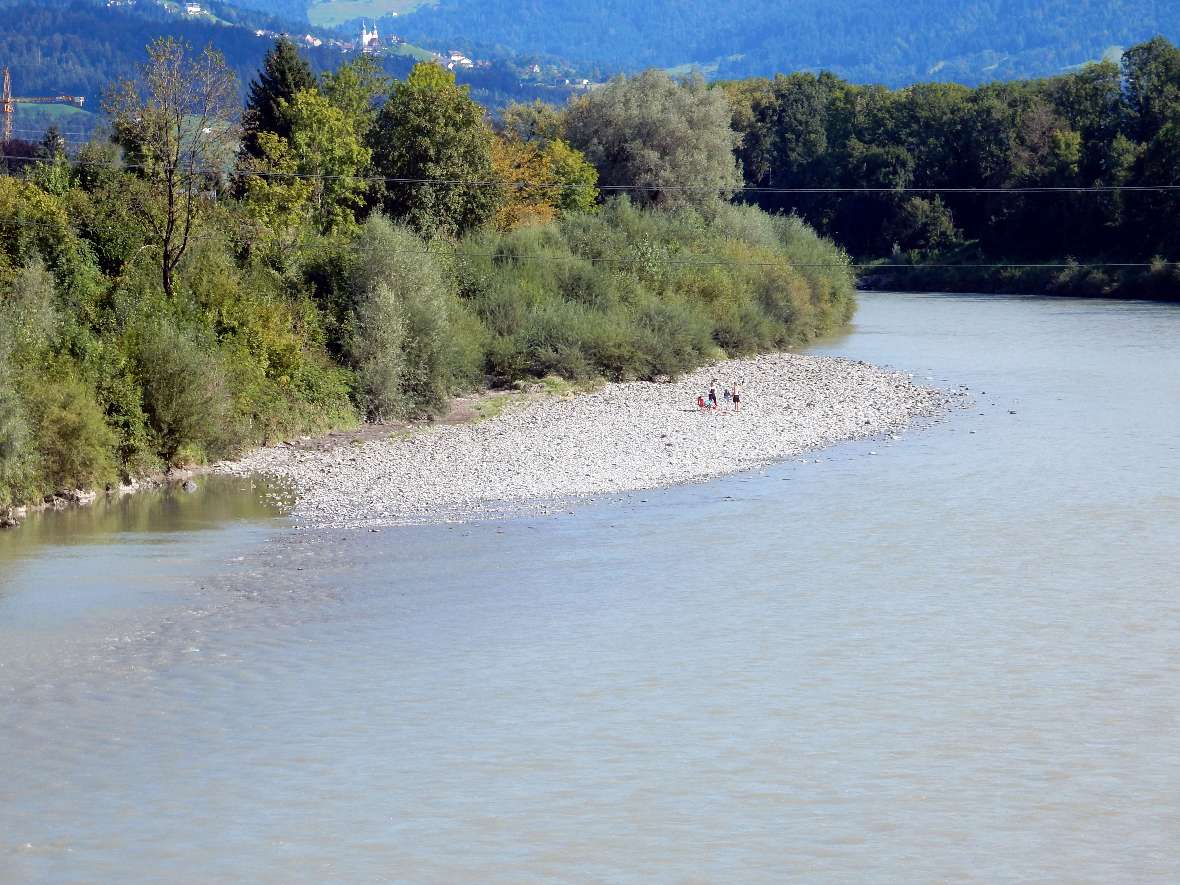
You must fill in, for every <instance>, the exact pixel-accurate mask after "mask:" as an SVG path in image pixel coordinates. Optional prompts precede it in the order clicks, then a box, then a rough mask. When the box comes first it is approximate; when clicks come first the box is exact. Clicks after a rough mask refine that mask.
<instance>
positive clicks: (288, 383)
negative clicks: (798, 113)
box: [0, 40, 854, 519]
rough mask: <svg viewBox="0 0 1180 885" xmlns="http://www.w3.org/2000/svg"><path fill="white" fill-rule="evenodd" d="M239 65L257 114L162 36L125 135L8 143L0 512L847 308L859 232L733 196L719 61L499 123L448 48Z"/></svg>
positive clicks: (673, 360)
mask: <svg viewBox="0 0 1180 885" xmlns="http://www.w3.org/2000/svg"><path fill="white" fill-rule="evenodd" d="M245 91H246V94H247V101H246V105H245V112H244V113H243V112H242V102H241V98H240V96H241V92H242V90H241V89H240V86H239V84H238V82H237V78H236V76H235V74H234V71H233V69H232V67H230V66H229V65H228V64H227V63H226V61H225V60H224V58H222V57H221V55H220V54H219V53H217V52H216V51H214V50H211V49H207V50H205V51H203V52H201V53H198V54H194V53H193V52H192V51H191V50H188V49H187V48H186V47H184V46H183V45H180V44H178V43H176V42H174V41H170V40H161V41H158V42H156V43H154V44H153V45H152V46H151V50H150V58H149V61H148V62H147V64H146V66H145V67H143V69H142V70H141V71H140V72H139V74H138V75H137V76H135V77H130V78H126V79H124V80H123V81H121V82H120V83H119V84H117V86H116V87H115V88H114V89H112V90H111V91H109V92H108V94H107V96H106V99H105V110H106V112H107V114H108V115H109V119H110V130H109V133H110V135H109V138H96V139H95V140H94V141H92V142H91V143H89V144H87V145H85V146H83V147H82V148H81V149H79V150H77V151H74V152H68V151H67V150H66V145H65V144H64V143H63V142H62V140H61V139H60V137H59V136H58V135H57V133H56V132H53V131H50V132H48V133H46V135H45V137H44V138H43V139H41V141H40V142H39V143H37V144H27V145H24V147H23V150H24V151H27V152H28V154H26V155H27V156H32V155H33V154H36V155H37V156H39V157H40V159H37V160H28V159H19V160H18V159H13V158H11V156H10V159H9V160H8V162H7V163H6V164H5V166H4V169H5V170H6V172H7V174H2V175H0V519H3V518H6V516H5V511H4V508H6V507H11V506H12V505H13V504H14V503H20V502H25V501H37V500H40V499H42V498H43V497H45V496H55V495H56V496H62V497H67V498H68V497H69V496H71V495H74V494H76V493H75V492H73V491H72V490H75V489H79V488H83V489H84V488H94V487H102V486H104V485H105V486H113V485H116V484H118V483H119V482H120V480H121V479H126V478H127V477H131V476H136V475H142V474H145V473H149V472H151V471H155V470H161V469H164V468H166V467H168V466H169V465H186V464H195V463H201V462H204V461H207V460H210V459H216V458H221V457H224V456H227V455H232V454H233V453H235V452H238V451H241V450H242V449H243V448H245V447H249V446H252V445H256V444H258V443H261V442H264V441H267V440H274V439H282V438H284V437H287V436H288V435H294V434H301V433H310V432H315V431H318V430H325V429H327V428H330V427H341V426H347V425H350V424H354V423H356V422H357V421H359V420H362V419H369V420H374V421H381V420H385V419H390V418H399V417H405V416H429V415H432V414H437V413H438V412H439V410H441V409H443V408H444V407H445V405H446V401H447V399H448V398H449V397H450V396H452V395H453V394H455V393H457V392H459V391H462V390H467V389H471V388H478V387H482V386H485V385H487V384H510V383H513V382H515V381H521V380H524V379H529V378H535V377H544V376H546V375H550V374H556V375H559V376H561V377H564V378H568V379H584V378H590V377H595V376H605V377H609V378H617V379H630V378H650V379H659V378H662V377H666V376H671V375H675V374H677V373H679V372H682V371H685V370H687V369H690V368H692V367H695V366H698V365H700V364H702V363H704V362H707V361H711V360H713V359H716V358H718V357H720V356H723V355H725V354H739V353H746V352H752V351H756V350H761V349H770V348H782V347H785V346H788V345H791V344H796V343H800V342H804V341H808V340H810V339H812V338H814V337H815V336H817V335H821V334H824V333H826V332H829V331H831V330H833V329H835V328H837V327H839V326H840V325H842V324H843V323H845V322H846V321H847V320H848V318H849V317H850V316H851V313H852V309H853V291H854V289H853V286H854V278H853V273H852V271H851V269H850V267H849V264H848V259H847V257H846V255H845V254H844V253H843V252H842V251H841V250H840V249H838V248H837V247H835V246H834V245H832V244H831V243H830V242H828V241H826V240H823V239H821V238H820V237H818V236H817V235H816V234H815V233H814V232H813V231H812V230H811V229H810V228H808V227H807V225H806V224H805V223H803V222H802V221H801V220H800V219H798V218H797V217H791V216H785V215H770V214H768V213H766V212H764V211H762V210H761V209H759V208H757V207H755V206H749V205H735V204H733V203H731V202H730V200H729V198H730V197H731V196H732V195H733V193H734V192H735V189H736V188H737V187H738V186H739V185H740V173H739V170H738V165H737V161H736V158H735V156H734V153H733V149H734V147H735V145H736V142H737V135H736V133H735V132H734V131H733V129H732V128H731V120H732V110H731V107H730V105H729V102H728V100H727V99H726V97H725V94H724V93H723V92H722V91H720V90H713V89H707V88H705V86H704V84H703V83H701V82H699V81H694V82H689V83H684V84H681V83H677V82H676V81H674V80H672V79H671V78H669V77H667V76H666V75H662V74H656V73H651V74H647V75H644V77H642V78H637V79H633V80H622V79H620V80H618V81H615V82H613V83H611V84H610V85H609V86H608V87H606V88H605V89H602V90H599V91H596V92H594V93H591V94H589V95H587V96H584V97H583V98H582V99H580V100H579V102H578V104H577V105H576V107H575V108H572V109H570V111H569V112H568V113H563V112H559V111H557V110H556V109H554V108H552V107H551V106H547V105H543V104H534V105H518V106H513V107H510V108H508V110H507V111H506V112H505V114H504V115H503V119H502V121H501V123H500V124H499V126H497V127H495V128H493V127H492V126H491V125H490V124H489V122H488V121H489V117H488V115H487V113H486V110H485V109H484V108H483V107H481V106H480V105H478V104H477V103H476V102H475V101H474V100H473V99H472V98H471V95H470V94H469V91H468V90H467V89H466V88H465V87H463V86H460V85H459V84H457V83H456V82H455V79H454V76H453V75H452V74H451V73H450V72H448V71H446V70H444V69H443V68H441V67H439V66H436V65H433V64H421V65H418V66H416V67H415V68H414V69H413V70H412V71H411V72H410V73H409V74H408V75H407V76H406V77H405V78H404V79H400V80H392V79H390V78H388V77H387V75H386V74H385V73H384V72H383V71H382V70H381V69H380V68H379V67H378V66H377V65H376V64H374V63H373V62H372V61H371V60H370V59H368V58H366V57H360V58H355V59H354V60H352V61H350V62H349V63H347V64H345V65H343V66H341V67H340V68H338V69H337V70H335V71H332V72H325V73H322V74H317V73H316V72H315V71H314V70H313V69H312V67H311V66H310V65H309V64H308V63H307V61H306V59H305V58H303V57H302V56H300V55H299V53H298V52H297V51H296V49H295V47H294V46H293V45H292V44H290V43H289V42H286V41H280V42H279V43H277V44H276V45H275V46H274V47H273V48H272V50H271V51H270V52H269V53H268V55H267V57H266V60H265V66H264V68H263V70H262V71H260V72H258V73H257V74H256V76H255V78H254V79H253V81H252V82H251V83H250V85H249V88H248V89H247V90H245ZM600 179H601V180H602V181H603V182H615V181H619V180H624V179H627V180H630V181H638V182H643V185H644V186H643V188H642V189H639V190H636V191H634V192H633V193H632V194H630V195H629V196H606V197H604V196H603V194H602V193H601V191H600V188H599V181H600ZM685 182H691V183H692V187H691V188H690V189H684V188H682V187H681V185H683V184H684V183H685Z"/></svg>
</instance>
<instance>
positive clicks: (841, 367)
mask: <svg viewBox="0 0 1180 885" xmlns="http://www.w3.org/2000/svg"><path fill="white" fill-rule="evenodd" d="M713 377H716V378H718V379H720V382H721V386H722V387H723V386H725V385H726V384H727V383H729V382H731V381H733V380H737V382H738V383H739V384H740V385H741V393H742V409H741V411H740V412H734V411H725V410H722V411H718V412H701V411H700V410H699V409H697V408H696V405H695V404H696V398H697V396H698V395H700V394H701V393H703V392H704V391H705V389H706V388H707V387H708V384H709V380H710V379H711V378H713ZM719 392H720V391H719ZM950 398H951V395H949V394H948V393H946V392H944V391H939V390H934V389H930V388H924V387H919V386H917V385H915V384H913V382H912V381H911V380H910V378H909V376H908V375H904V374H899V373H896V372H891V371H887V370H885V369H881V368H878V367H876V366H871V365H868V364H867V363H862V362H853V361H849V360H843V359H834V358H829V357H813V356H799V355H797V354H787V353H779V354H770V355H766V356H760V357H756V358H753V359H746V360H730V361H727V362H724V363H720V364H718V365H715V366H708V367H706V368H704V369H701V370H699V371H697V372H693V373H692V374H690V375H686V376H684V377H682V378H680V379H679V380H677V381H676V382H674V383H670V384H654V383H648V382H632V383H626V384H608V385H606V386H605V387H603V388H602V389H600V390H599V391H597V392H595V393H590V394H583V395H580V396H571V397H547V398H541V399H536V400H532V401H530V402H527V403H526V404H524V405H522V406H519V407H518V408H515V409H512V410H510V411H507V412H505V413H504V414H501V415H499V416H497V417H495V418H491V419H488V420H486V421H482V422H479V423H475V424H466V425H452V426H436V427H426V428H423V429H422V430H421V431H419V432H416V433H413V434H410V435H406V436H404V437H402V438H389V439H379V440H373V441H368V442H365V443H363V444H361V445H353V446H342V447H339V448H335V449H333V450H330V451H308V450H303V449H295V448H292V447H286V446H277V447H270V448H266V449H260V450H258V451H256V452H254V453H252V454H250V455H249V456H247V457H245V458H244V459H242V460H241V461H234V462H226V463H223V464H219V465H217V467H216V470H217V471H218V472H223V473H234V474H241V473H249V472H258V473H264V474H268V475H271V476H275V477H278V478H280V479H282V480H285V481H287V482H289V483H290V484H291V485H292V486H293V487H294V490H295V491H296V493H297V495H298V498H297V503H296V505H295V510H294V517H295V519H296V520H297V521H298V522H299V523H300V524H302V525H305V526H309V527H327V526H359V525H370V526H379V525H404V524H411V523H423V522H441V521H456V520H464V519H478V518H487V517H489V516H496V515H502V514H505V513H512V512H517V511H519V510H520V509H522V508H528V509H535V508H542V509H543V508H544V507H545V506H546V504H547V502H557V501H560V500H563V499H569V498H575V497H584V496H588V495H601V494H609V493H613V492H622V491H629V490H635V489H644V488H654V487H657V486H664V485H674V484H677V483H685V482H696V481H700V480H703V479H707V478H708V477H712V476H717V475H719V474H723V473H733V472H736V471H739V470H745V469H748V468H751V467H756V466H758V465H762V464H766V463H768V462H771V461H777V460H782V459H785V458H789V457H791V456H794V455H798V454H800V453H802V452H805V451H809V450H812V449H817V448H820V447H823V446H826V445H831V444H832V443H836V442H840V441H843V440H849V439H856V438H859V437H868V436H876V435H879V434H887V433H895V432H897V431H899V430H901V429H902V428H904V427H905V426H906V425H907V424H908V423H909V422H910V421H912V420H914V419H915V418H920V417H927V416H932V415H934V414H936V413H938V412H939V411H941V410H943V409H944V408H945V407H946V406H947V404H948V402H949V401H950ZM554 506H556V504H555V503H554Z"/></svg>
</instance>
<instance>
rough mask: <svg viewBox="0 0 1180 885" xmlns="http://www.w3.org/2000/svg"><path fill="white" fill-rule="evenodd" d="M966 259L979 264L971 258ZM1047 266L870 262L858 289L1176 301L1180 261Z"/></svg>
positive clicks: (1065, 262)
mask: <svg viewBox="0 0 1180 885" xmlns="http://www.w3.org/2000/svg"><path fill="white" fill-rule="evenodd" d="M970 260H971V261H979V262H984V261H987V259H985V258H982V257H976V258H973V259H970ZM1050 264H1051V265H1052V266H1048V267H1040V266H1022V265H1020V264H1018V263H1017V264H1005V263H1003V262H1001V261H994V262H989V265H988V266H986V267H973V266H971V265H970V263H962V264H952V265H942V264H939V263H937V259H933V260H932V261H931V263H929V264H924V263H922V262H915V263H913V264H893V263H890V262H889V261H887V260H883V261H880V262H874V263H872V264H870V265H868V266H866V267H865V268H864V269H863V270H862V271H861V273H860V275H859V277H858V279H857V282H856V287H857V290H858V291H861V292H919V293H940V292H941V293H947V294H954V295H1033V296H1039V297H1051V298H1111V299H1116V300H1119V301H1154V302H1163V303H1176V302H1180V263H1174V262H1173V263H1169V262H1163V263H1160V264H1159V265H1158V266H1153V267H1140V268H1125V267H1118V266H1117V265H1112V264H1104V263H1103V262H1101V261H1097V262H1095V263H1093V264H1087V263H1085V262H1081V263H1079V262H1075V261H1071V260H1069V259H1063V260H1060V261H1055V262H1051V263H1050Z"/></svg>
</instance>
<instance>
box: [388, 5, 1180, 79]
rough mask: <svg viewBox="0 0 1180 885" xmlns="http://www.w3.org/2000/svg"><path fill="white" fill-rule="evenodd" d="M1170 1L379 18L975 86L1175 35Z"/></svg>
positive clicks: (417, 32)
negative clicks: (1157, 37) (1155, 35)
mask: <svg viewBox="0 0 1180 885" xmlns="http://www.w3.org/2000/svg"><path fill="white" fill-rule="evenodd" d="M1175 12H1176V9H1175V4H1174V3H1172V2H1167V0H912V2H909V3H880V2H877V0H796V2H792V3H782V2H778V0H742V2H737V0H646V2H642V3H634V2H622V0H602V2H597V3H584V2H574V0H544V2H541V0H440V2H438V3H434V4H424V5H423V6H422V7H421V8H420V9H419V10H417V11H415V12H412V13H410V14H402V15H400V16H398V17H397V18H395V19H389V20H387V21H386V22H384V23H383V24H384V25H385V26H387V27H392V28H394V29H395V30H396V32H397V33H399V34H403V35H405V36H406V37H408V38H409V39H411V40H430V41H432V42H431V45H435V44H438V43H445V44H448V45H450V44H454V45H456V46H464V47H471V48H473V49H475V50H478V51H479V52H480V54H481V55H487V54H488V53H489V52H499V53H513V54H527V53H530V52H532V53H549V54H552V55H557V56H561V57H564V58H568V59H570V60H572V61H574V62H579V63H587V64H588V63H596V64H599V65H602V66H604V67H607V68H614V69H616V70H637V69H640V68H644V67H649V66H652V67H671V66H677V65H682V64H695V65H699V66H705V67H707V68H708V70H709V72H711V73H715V74H716V76H718V77H721V78H737V77H749V76H771V75H773V74H774V73H776V72H779V71H807V70H810V71H816V72H818V71H820V70H827V71H832V72H834V73H835V74H837V75H838V76H841V77H843V78H845V79H848V80H852V81H854V82H861V83H884V84H887V85H894V86H900V85H904V84H907V83H914V82H918V81H922V80H930V79H936V80H945V81H954V82H960V83H967V84H977V83H983V82H987V81H991V80H996V79H1008V78H1012V77H1029V76H1044V75H1048V74H1055V73H1060V72H1063V71H1064V70H1066V69H1067V68H1069V67H1071V66H1074V65H1078V64H1081V63H1084V62H1087V61H1092V60H1099V59H1101V58H1102V57H1103V56H1104V54H1105V53H1106V52H1107V51H1108V50H1110V49H1111V48H1112V47H1125V46H1129V45H1131V44H1132V43H1136V42H1140V41H1142V40H1145V39H1148V38H1150V37H1151V36H1152V35H1154V34H1156V33H1163V34H1164V35H1166V36H1169V37H1171V38H1173V39H1177V38H1180V20H1178V19H1177V18H1176V15H1175Z"/></svg>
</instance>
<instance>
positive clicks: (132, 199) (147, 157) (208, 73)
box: [104, 37, 240, 298]
mask: <svg viewBox="0 0 1180 885" xmlns="http://www.w3.org/2000/svg"><path fill="white" fill-rule="evenodd" d="M104 108H105V109H106V111H107V113H109V114H110V115H111V117H112V119H113V122H114V139H115V141H116V142H117V143H118V144H119V145H121V146H122V148H123V151H124V153H125V155H126V158H127V160H128V162H129V166H130V167H131V168H132V169H134V170H135V171H136V173H137V174H138V177H139V179H140V181H141V186H139V187H136V188H133V189H132V190H131V191H130V193H129V194H128V199H129V203H130V205H131V207H132V209H133V211H134V212H135V214H136V215H137V216H138V218H139V219H140V220H141V221H142V222H143V224H144V225H145V227H146V228H147V229H148V230H149V231H151V233H152V235H153V236H154V237H155V239H156V241H157V245H158V247H159V250H160V255H159V261H160V280H161V283H162V284H163V287H164V292H165V294H167V295H168V297H169V298H171V297H173V295H174V294H175V293H174V289H175V285H174V274H175V271H176V267H177V265H179V264H180V261H181V259H183V258H184V254H185V252H186V251H187V250H188V247H189V243H190V240H191V237H192V234H193V228H194V225H195V223H196V221H197V216H198V214H199V213H200V211H201V210H202V208H203V207H204V206H205V205H206V203H208V202H209V200H210V199H211V196H210V186H209V185H210V181H211V179H213V178H215V177H216V176H217V175H218V174H219V172H220V171H221V170H224V169H227V168H228V166H229V163H230V161H231V158H232V155H233V150H234V148H235V147H236V145H237V143H238V127H237V121H238V114H239V108H240V106H239V104H238V88H237V78H236V77H235V76H234V73H233V72H232V71H231V70H230V69H229V68H228V67H227V66H226V64H225V59H224V58H223V57H222V55H221V53H220V52H217V51H216V50H214V49H213V48H211V47H206V48H205V50H204V51H203V52H202V53H201V54H200V55H199V56H197V57H195V58H193V57H190V55H189V48H188V46H187V45H185V44H183V43H179V42H177V41H176V40H173V39H172V38H171V37H168V38H161V39H159V40H157V41H156V42H154V43H153V44H152V45H151V46H149V47H148V62H147V64H146V65H144V66H143V67H142V68H141V71H140V76H139V78H138V79H135V80H131V79H127V80H123V81H121V82H120V83H118V84H117V85H116V86H115V87H114V88H113V89H112V90H111V91H110V92H109V93H108V94H107V97H106V100H105V101H104Z"/></svg>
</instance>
